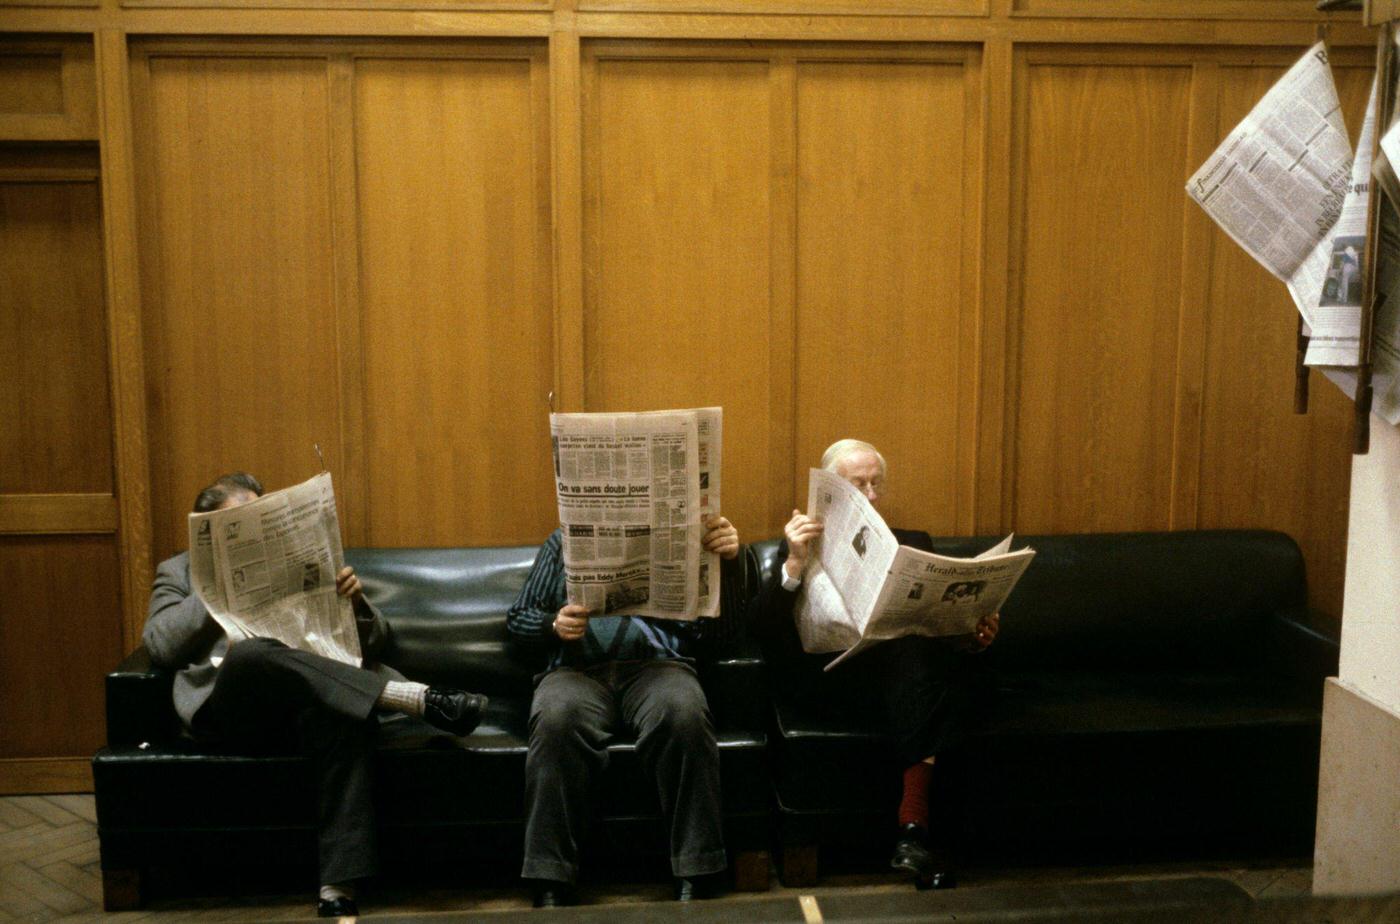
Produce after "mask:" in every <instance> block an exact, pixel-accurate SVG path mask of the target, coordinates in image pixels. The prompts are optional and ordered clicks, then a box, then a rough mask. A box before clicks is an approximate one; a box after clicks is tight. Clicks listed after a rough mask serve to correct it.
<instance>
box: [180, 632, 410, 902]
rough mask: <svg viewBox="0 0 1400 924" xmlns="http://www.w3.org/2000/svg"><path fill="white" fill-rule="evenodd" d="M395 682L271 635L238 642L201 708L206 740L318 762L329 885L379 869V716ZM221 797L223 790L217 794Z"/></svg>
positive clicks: (198, 726)
mask: <svg viewBox="0 0 1400 924" xmlns="http://www.w3.org/2000/svg"><path fill="white" fill-rule="evenodd" d="M385 682H386V680H385V678H384V677H383V676H380V675H378V674H376V673H375V672H373V671H369V670H365V669H363V668H359V667H354V666H352V665H349V664H342V663H340V662H339V661H332V660H330V659H328V658H323V657H321V656H320V655H314V654H311V653H309V652H305V651H297V650H296V649H294V648H288V647H287V646H286V645H283V644H282V643H281V642H278V641H274V640H272V639H266V638H253V639H246V640H244V641H241V642H238V643H237V644H234V645H231V646H229V650H228V654H227V655H226V656H225V657H224V661H223V664H221V665H220V666H219V672H218V674H217V676H216V679H215V681H214V689H213V690H212V691H211V692H210V694H209V698H208V699H207V700H205V701H204V705H203V706H200V707H199V711H198V712H196V713H195V714H194V721H193V722H192V723H191V724H192V728H191V730H192V731H193V732H194V733H195V734H196V735H197V736H198V737H200V738H204V739H211V740H213V741H214V742H215V743H217V744H219V745H222V746H224V747H226V748H228V749H230V750H233V751H236V752H239V753H249V754H268V753H287V752H292V753H302V754H305V755H306V756H307V757H309V758H310V759H311V762H312V765H313V766H314V767H315V772H316V780H317V783H318V792H317V810H318V814H317V818H318V825H317V838H318V844H319V858H320V871H321V882H322V884H327V883H344V882H349V881H351V880H353V879H361V878H363V877H365V876H372V875H374V873H375V870H376V868H377V865H378V863H377V856H376V852H375V844H374V805H373V802H372V798H371V797H372V780H371V775H370V774H371V765H372V762H373V756H374V735H375V729H376V727H377V726H376V723H375V722H374V721H373V720H372V719H371V718H370V716H371V714H372V712H373V710H374V703H375V700H377V699H378V698H379V694H380V693H381V692H382V691H383V690H384V684H385ZM210 796H211V798H212V797H214V794H212V793H211V794H210Z"/></svg>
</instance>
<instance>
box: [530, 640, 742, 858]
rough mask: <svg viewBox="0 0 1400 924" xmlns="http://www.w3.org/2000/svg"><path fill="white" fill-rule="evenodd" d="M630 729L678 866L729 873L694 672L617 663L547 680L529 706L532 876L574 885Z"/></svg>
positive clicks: (671, 665)
mask: <svg viewBox="0 0 1400 924" xmlns="http://www.w3.org/2000/svg"><path fill="white" fill-rule="evenodd" d="M619 729H627V730H629V731H631V732H633V733H634V734H635V735H636V736H637V753H638V756H639V757H640V758H641V761H642V767H643V769H644V770H645V771H646V773H647V775H648V776H649V777H651V778H652V779H653V780H655V782H656V788H657V793H658V794H659V795H660V797H661V810H662V812H663V813H664V815H665V817H666V821H667V824H669V826H670V834H671V870H672V872H674V873H675V874H676V875H677V876H702V875H705V874H708V873H717V872H719V871H720V870H722V869H724V867H725V855H724V836H723V831H722V829H721V815H720V777H719V747H718V746H717V745H716V744H715V730H714V723H713V721H712V720H711V718H710V708H709V705H708V703H706V701H705V693H704V691H703V690H701V689H700V681H699V679H698V678H697V677H696V674H695V669H694V668H693V667H691V666H690V665H689V664H686V663H685V662H682V661H619V662H612V663H609V664H604V665H599V666H597V667H592V668H587V669H575V668H567V667H563V668H558V669H556V670H554V671H551V672H550V673H548V674H545V675H544V677H543V678H541V680H540V682H539V684H538V685H537V686H536V687H535V697H534V701H533V702H532V703H531V704H530V749H529V751H528V753H527V755H526V758H525V864H524V866H523V867H522V869H521V873H520V874H521V876H523V877H525V878H526V879H552V880H556V881H559V882H573V881H575V879H576V878H577V877H578V856H579V844H580V842H581V841H582V839H583V836H584V834H585V833H586V832H587V830H588V828H589V826H590V824H591V823H592V821H593V819H594V810H595V803H596V796H597V791H598V785H599V781H600V779H601V777H602V774H603V770H604V768H606V767H607V763H608V750H607V746H608V741H609V740H610V739H611V738H612V736H613V734H614V732H616V731H617V730H619Z"/></svg>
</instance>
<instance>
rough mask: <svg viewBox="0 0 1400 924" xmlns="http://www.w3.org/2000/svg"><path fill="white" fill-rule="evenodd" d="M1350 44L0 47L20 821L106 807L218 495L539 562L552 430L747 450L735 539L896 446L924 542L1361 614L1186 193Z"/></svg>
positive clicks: (964, 29) (188, 38)
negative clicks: (172, 562)
mask: <svg viewBox="0 0 1400 924" xmlns="http://www.w3.org/2000/svg"><path fill="white" fill-rule="evenodd" d="M1312 6H1313V4H1312V2H1311V0H863V2H857V0H334V2H331V0H68V2H63V0H49V2H46V0H23V2H22V3H19V2H12V0H0V367H3V368H5V369H7V370H11V369H13V370H15V372H14V374H12V375H9V376H6V377H5V381H6V384H5V386H4V387H5V388H7V389H9V393H8V394H7V395H6V399H7V400H5V401H3V402H0V421H3V426H2V429H3V434H4V438H3V439H0V577H3V578H4V580H5V582H6V584H7V586H10V587H14V588H18V589H19V590H18V593H14V594H10V595H8V596H7V598H6V602H5V603H4V604H0V605H3V606H4V608H5V609H4V616H3V619H0V694H3V696H0V736H2V737H0V790H5V789H9V790H15V789H24V788H29V789H44V788H68V787H71V786H72V785H73V781H74V780H75V779H78V780H79V781H80V777H81V774H80V767H81V760H82V759H83V758H84V757H86V756H87V755H89V754H90V752H91V750H92V749H93V748H94V747H96V746H97V745H98V744H99V743H100V741H101V732H102V729H101V721H100V705H101V691H100V676H101V673H102V672H103V671H105V670H106V669H108V668H110V667H111V666H112V665H113V664H114V663H115V662H116V660H117V659H118V658H119V657H120V655H121V653H122V652H123V650H128V649H130V648H132V647H134V646H135V645H136V644H137V643H138V641H139V633H140V627H141V624H142V622H143V620H144V613H145V602H146V592H147V587H148V583H147V582H148V581H149V577H150V572H151V568H152V563H153V562H154V561H158V560H159V559H161V558H163V557H165V556H167V555H170V554H172V553H173V552H175V551H177V550H179V549H180V548H182V546H183V544H184V518H185V513H186V511H187V510H188V508H189V506H190V504H191V502H192V500H193V497H194V494H195V492H196V491H197V490H198V489H199V488H200V487H201V486H202V485H203V484H205V483H206V482H207V481H208V480H210V479H211V478H212V477H213V476H215V475H217V474H219V473H220V472H223V471H226V470H229V469H233V468H246V469H248V470H251V471H254V472H256V473H257V474H259V475H260V476H261V477H262V478H263V479H264V481H265V482H266V483H267V484H268V485H269V486H270V487H278V486H283V485H286V484H288V483H291V482H293V481H296V480H300V479H302V478H305V477H307V476H309V475H310V474H311V473H312V472H314V471H315V470H316V468H317V464H318V463H317V460H316V455H315V453H314V451H313V448H312V447H313V444H319V446H320V447H321V450H322V452H323V454H324V457H325V460H326V463H327V464H328V466H329V467H330V469H331V470H332V472H333V473H334V475H335V477H336V481H337V486H338V492H339V495H340V502H341V509H342V519H343V523H344V526H345V531H346V534H347V535H346V541H347V542H348V543H349V544H351V545H383V546H410V545H429V546H441V545H481V544H495V543H523V542H532V541H537V540H538V539H540V538H542V537H543V536H544V535H545V533H547V531H548V530H549V529H550V528H551V527H552V525H553V523H554V519H555V512H554V503H553V496H552V486H551V479H550V473H549V456H548V439H547V435H548V434H547V419H546V415H547V411H548V404H549V396H550V394H551V392H552V393H553V394H554V401H555V406H556V407H558V408H560V409H564V410H627V409H643V408H658V407H669V406H688V405H701V404H705V405H708V404H720V405H723V406H724V408H725V425H726V434H725V474H726V499H725V506H726V508H727V512H728V513H729V515H730V516H731V518H732V519H734V520H735V522H736V523H737V524H738V526H739V527H740V530H741V532H742V533H743V535H744V536H745V537H746V538H764V537H769V536H774V535H777V534H778V532H779V531H780V528H781V524H782V523H783V522H784V521H785V520H786V518H787V516H788V515H789V513H790V512H791V510H792V509H793V507H795V506H800V505H801V504H802V502H803V499H804V497H805V491H806V470H807V468H808V467H809V466H810V465H812V464H815V462H816V461H817V459H818V457H819V455H820V453H821V450H822V449H823V448H824V447H825V446H826V445H827V444H828V443H830V442H831V441H832V440H834V439H836V438H839V437H843V436H859V437H863V438H866V439H869V440H871V441H873V442H875V443H876V444H878V445H879V446H880V447H881V448H882V449H883V450H884V452H885V454H886V456H887V458H888V459H889V461H890V464H891V467H892V468H891V473H890V486H891V494H890V497H889V501H888V507H889V511H888V512H889V518H890V519H891V521H892V522H894V523H897V524H899V525H907V526H919V527H923V528H926V529H929V530H931V531H933V532H935V533H963V534H971V533H996V532H1001V531H1006V530H1012V529H1015V530H1017V531H1020V532H1045V531H1094V530H1134V529H1186V528H1193V527H1217V526H1220V527H1234V526H1259V527H1272V528H1277V529H1283V530H1285V531H1287V532H1290V533H1291V534H1293V535H1294V536H1296V537H1297V538H1298V540H1299V541H1300V542H1301V543H1302V545H1303V547H1304V550H1305V554H1306V556H1307V560H1308V567H1309V571H1310V581H1311V586H1312V591H1313V596H1314V601H1315V603H1316V605H1317V606H1318V608H1319V609H1321V610H1323V611H1326V612H1329V613H1332V614H1334V615H1336V614H1339V613H1340V609H1341V586H1342V576H1343V562H1342V556H1343V551H1344V549H1345V545H1346V543H1345V530H1346V517H1347V487H1348V482H1349V470H1350V467H1349V431H1350V407H1349V405H1348V404H1347V402H1345V401H1344V400H1343V399H1342V397H1341V396H1340V394H1339V393H1337V392H1336V390H1335V389H1334V388H1332V386H1330V385H1329V384H1327V383H1325V382H1324V381H1323V380H1322V379H1321V378H1320V377H1314V382H1313V392H1314V396H1313V407H1312V410H1311V412H1310V413H1309V414H1308V415H1307V416H1295V415H1293V414H1292V413H1291V408H1292V363H1293V337H1294V327H1295V320H1294V319H1295V312H1294V310H1293V308H1292V306H1291V304H1290V303H1289V299H1288V296H1287V294H1286V293H1285V291H1284V289H1283V286H1282V285H1281V284H1280V283H1278V282H1277V281H1275V280H1273V279H1272V278H1271V277H1269V276H1268V275H1267V274H1266V273H1265V272H1264V271H1263V270H1262V269H1260V268H1259V267H1258V266H1256V265H1255V264H1253V263H1252V261H1250V260H1249V258H1248V257H1246V256H1245V255H1244V254H1243V253H1242V252H1241V251H1240V250H1239V248H1238V247H1236V246H1235V245H1234V244H1233V243H1232V242H1230V241H1229V240H1228V239H1227V238H1226V237H1225V236H1224V235H1223V234H1222V233H1220V232H1219V231H1217V230H1216V229H1215V228H1214V227H1213V226H1212V225H1211V223H1210V222H1209V220H1208V219H1206V218H1205V217H1204V215H1203V214H1202V213H1201V212H1200V210H1199V209H1198V208H1197V207H1196V206H1194V205H1193V204H1191V203H1190V202H1188V200H1187V199H1186V197H1185V195H1184V192H1183V186H1184V183H1185V181H1186V179H1187V177H1188V176H1189V175H1190V174H1191V172H1192V171H1193V170H1194V168H1195V167H1196V166H1197V165H1198V164H1199V163H1200V162H1201V161H1202V160H1204V158H1205V157H1206V155H1207V154H1208V153H1209V152H1210V151H1211V150H1212V148H1213V147H1214V146H1215V144H1216V143H1217V142H1218V141H1219V139H1220V138H1221V136H1222V135H1223V134H1224V133H1225V132H1226V131H1227V130H1228V129H1229V128H1230V127H1231V126H1232V125H1233V124H1234V123H1235V122H1236V121H1237V120H1238V119H1239V117H1240V116H1241V115H1242V114H1243V113H1244V112H1245V111H1247V110H1248V108H1249V107H1250V106H1251V105H1253V103H1254V102H1255V101H1256V100H1257V99H1258V98H1259V96H1260V95H1261V94H1262V93H1263V91H1264V89H1265V88H1266V87H1267V86H1268V85H1269V83H1270V82H1271V81H1272V80H1274V79H1275V78H1276V77H1277V76H1278V75H1279V74H1280V73H1282V71H1283V69H1284V68H1286V67H1287V65H1288V64H1289V63H1290V62H1291V61H1292V60H1294V59H1295V58H1296V57H1297V56H1298V55H1299V54H1300V53H1301V51H1302V49H1303V48H1304V47H1306V46H1307V45H1308V44H1310V43H1311V42H1312V40H1313V36H1314V28H1315V25H1316V23H1317V22H1318V21H1320V19H1319V17H1318V15H1317V14H1315V13H1314V12H1313V10H1312ZM794 14H801V15H794ZM1354 19H1355V17H1354V15H1353V16H1350V17H1349V16H1346V15H1335V16H1333V17H1332V18H1331V20H1330V22H1331V23H1332V31H1331V36H1330V40H1331V43H1332V47H1333V51H1334V61H1335V62H1336V63H1337V65H1338V74H1339V78H1340V81H1341V85H1342V92H1343V100H1344V107H1345V110H1346V114H1347V118H1348V124H1349V125H1350V126H1351V127H1352V129H1353V132H1355V128H1356V127H1357V126H1359V124H1360V115H1361V112H1362V107H1363V105H1364V102H1365V100H1364V95H1365V91H1366V88H1367V85H1368V81H1369V63H1370V61H1371V58H1372V51H1371V44H1372V36H1371V35H1370V34H1369V33H1368V32H1366V31H1365V30H1363V29H1361V28H1360V27H1359V25H1357V24H1355V22H1354V21H1352V20H1354ZM55 637H58V638H62V639H65V640H71V641H72V644H71V645H67V646H65V647H63V648H62V650H59V649H58V648H54V649H53V650H54V654H53V655H52V656H51V657H48V656H45V657H38V656H36V655H35V654H34V652H35V651H38V650H42V649H43V647H44V642H45V640H47V639H52V638H55ZM60 670H61V671H62V675H63V676H65V677H67V678H72V679H71V680H66V681H65V682H64V684H63V689H62V692H61V693H60V694H59V695H56V696H40V695H37V694H35V693H34V692H33V691H34V690H35V689H44V688H45V684H46V680H45V678H47V677H51V676H55V675H56V673H57V672H58V671H60ZM75 768H79V769H75ZM75 774H77V775H75Z"/></svg>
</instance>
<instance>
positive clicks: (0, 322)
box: [0, 173, 113, 494]
mask: <svg viewBox="0 0 1400 924" xmlns="http://www.w3.org/2000/svg"><path fill="white" fill-rule="evenodd" d="M11 176H13V174H11ZM101 234H102V219H101V215H100V209H99V199H98V189H97V183H96V182H95V181H94V180H93V179H84V180H80V181H77V182H27V181H24V180H22V179H10V180H7V179H5V174H4V173H0V369H4V370H6V372H5V375H4V376H3V377H0V433H3V434H5V436H4V439H0V492H3V493H6V494H41V493H105V494H110V493H111V492H112V489H113V481H112V427H111V406H110V401H109V390H108V384H107V331H106V311H105V307H104V304H103V291H102V237H101Z"/></svg>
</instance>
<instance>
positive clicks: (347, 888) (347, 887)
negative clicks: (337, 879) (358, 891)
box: [320, 882, 355, 902]
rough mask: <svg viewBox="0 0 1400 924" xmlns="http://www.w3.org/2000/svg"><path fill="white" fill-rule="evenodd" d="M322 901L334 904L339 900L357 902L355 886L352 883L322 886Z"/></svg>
mask: <svg viewBox="0 0 1400 924" xmlns="http://www.w3.org/2000/svg"><path fill="white" fill-rule="evenodd" d="M320 898H321V901H325V902H333V901H335V900H336V899H337V898H348V899H350V900H351V901H354V900H355V884H354V883H352V882H341V883H331V884H329V885H323V886H321V895H320Z"/></svg>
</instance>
